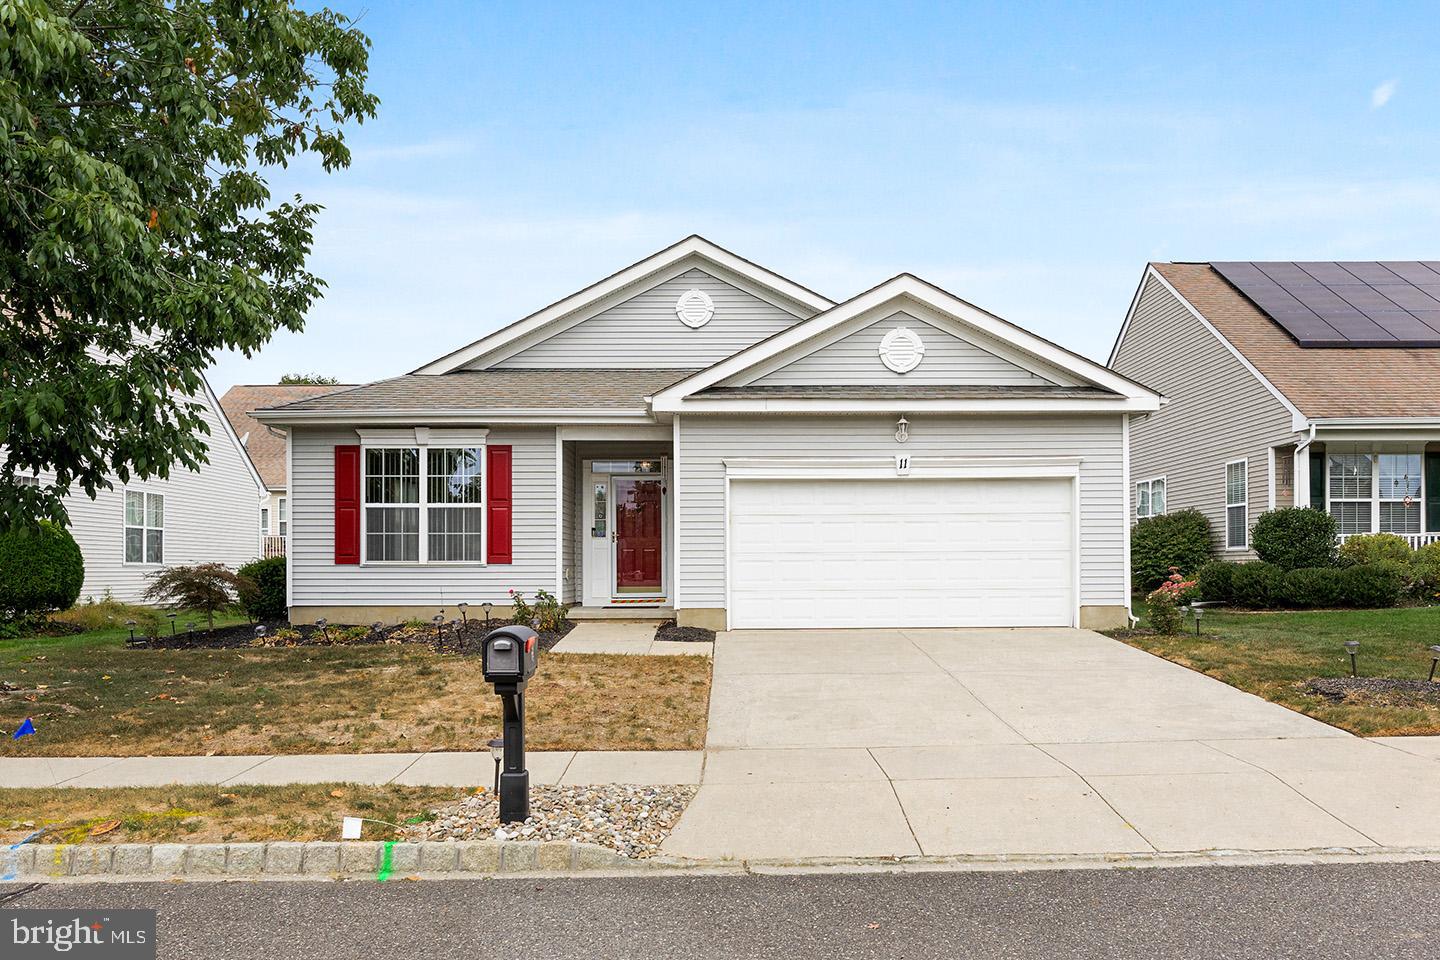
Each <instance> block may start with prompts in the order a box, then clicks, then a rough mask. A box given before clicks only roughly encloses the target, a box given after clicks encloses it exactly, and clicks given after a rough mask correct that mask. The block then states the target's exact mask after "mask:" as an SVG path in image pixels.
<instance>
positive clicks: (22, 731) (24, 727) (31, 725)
mask: <svg viewBox="0 0 1440 960" xmlns="http://www.w3.org/2000/svg"><path fill="white" fill-rule="evenodd" d="M34 732H35V722H34V721H33V720H31V719H30V718H29V717H26V718H25V722H24V723H22V724H20V728H19V729H18V730H16V731H15V732H14V733H12V734H10V739H11V740H19V739H20V738H21V737H28V736H30V734H32V733H34Z"/></svg>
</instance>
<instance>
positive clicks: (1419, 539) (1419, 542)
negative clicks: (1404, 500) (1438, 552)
mask: <svg viewBox="0 0 1440 960" xmlns="http://www.w3.org/2000/svg"><path fill="white" fill-rule="evenodd" d="M1360 536H1369V534H1360V533H1342V534H1340V536H1339V538H1338V539H1339V541H1340V542H1341V543H1344V542H1345V541H1346V540H1349V539H1350V538H1351V537H1360ZM1395 536H1397V537H1404V538H1405V539H1406V540H1407V541H1409V543H1410V549H1412V550H1419V549H1420V548H1421V547H1423V546H1425V545H1426V544H1427V543H1434V542H1436V541H1437V540H1440V533H1397V534H1395Z"/></svg>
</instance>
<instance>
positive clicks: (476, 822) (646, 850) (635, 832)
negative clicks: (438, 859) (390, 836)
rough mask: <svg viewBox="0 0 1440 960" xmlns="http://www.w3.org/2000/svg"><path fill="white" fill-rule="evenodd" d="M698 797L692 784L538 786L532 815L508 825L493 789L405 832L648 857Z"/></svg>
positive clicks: (410, 835)
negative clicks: (594, 847) (562, 844)
mask: <svg viewBox="0 0 1440 960" xmlns="http://www.w3.org/2000/svg"><path fill="white" fill-rule="evenodd" d="M694 797H695V788H694V787H690V786H641V785H636V784H623V783H622V784H607V785H605V786H593V787H535V788H532V789H531V791H530V818H529V819H528V820H526V821H525V822H524V823H511V824H506V825H505V826H504V827H502V826H501V825H500V821H499V816H498V814H499V804H498V802H497V799H496V797H495V795H494V794H493V793H491V792H490V791H488V790H487V791H485V792H483V793H475V794H472V795H470V796H468V797H466V798H465V799H463V800H461V801H460V802H459V803H455V804H452V805H451V806H448V807H442V808H440V809H439V810H437V811H435V814H436V815H435V819H433V820H430V821H428V822H426V823H419V824H415V825H413V826H410V827H407V828H405V831H404V834H405V839H407V840H444V839H447V838H455V839H458V840H473V839H494V840H539V841H546V840H576V841H579V842H581V843H595V844H599V845H600V846H604V847H609V848H610V849H612V850H615V851H617V852H618V853H620V854H621V855H622V856H625V857H630V858H633V859H642V858H645V857H653V856H655V855H656V854H657V853H659V852H660V844H662V843H664V842H665V838H666V837H667V836H669V835H670V831H671V829H672V828H673V827H674V826H675V823H676V821H678V820H679V819H680V814H682V813H684V812H685V807H686V806H687V805H689V803H690V801H691V800H692V799H694Z"/></svg>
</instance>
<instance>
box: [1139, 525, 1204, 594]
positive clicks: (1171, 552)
mask: <svg viewBox="0 0 1440 960" xmlns="http://www.w3.org/2000/svg"><path fill="white" fill-rule="evenodd" d="M1210 553H1211V540H1210V521H1208V520H1206V519H1205V515H1204V514H1203V513H1201V512H1200V511H1199V510H1180V511H1177V512H1175V513H1166V514H1162V515H1160V516H1158V517H1147V518H1146V519H1144V520H1139V521H1137V522H1136V523H1135V526H1133V527H1131V528H1130V575H1131V578H1132V580H1133V583H1134V587H1135V589H1137V590H1144V591H1146V592H1147V593H1148V592H1149V591H1151V590H1153V589H1155V588H1156V587H1157V586H1159V585H1160V583H1161V581H1163V580H1164V579H1165V578H1166V577H1168V576H1169V575H1170V568H1171V567H1174V568H1176V569H1177V570H1179V571H1180V572H1181V573H1182V574H1185V575H1187V576H1188V575H1189V574H1192V573H1194V572H1195V571H1196V570H1199V569H1200V567H1201V566H1202V565H1203V564H1204V563H1205V561H1207V560H1209V559H1210Z"/></svg>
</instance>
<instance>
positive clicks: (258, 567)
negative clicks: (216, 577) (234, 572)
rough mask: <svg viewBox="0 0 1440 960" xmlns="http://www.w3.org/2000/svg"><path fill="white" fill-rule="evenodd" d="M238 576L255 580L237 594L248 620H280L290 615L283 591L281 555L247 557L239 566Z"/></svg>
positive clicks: (282, 561) (283, 572) (283, 570)
mask: <svg viewBox="0 0 1440 960" xmlns="http://www.w3.org/2000/svg"><path fill="white" fill-rule="evenodd" d="M240 576H242V577H245V578H246V579H248V580H250V581H251V582H252V583H254V584H255V589H253V590H251V589H248V588H247V589H246V590H244V591H242V592H241V594H240V605H241V606H242V607H244V608H245V614H246V616H248V617H250V619H252V620H284V619H286V618H288V617H289V615H290V605H289V602H288V600H289V598H288V597H286V595H285V558H284V557H283V556H281V557H266V558H265V559H264V560H251V561H250V562H249V563H247V564H245V566H243V567H241V568H240Z"/></svg>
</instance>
